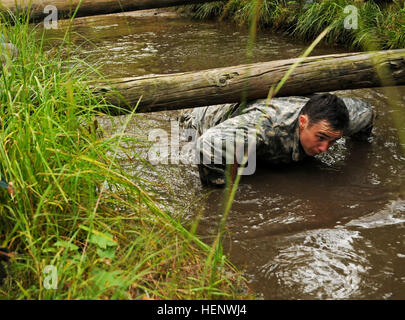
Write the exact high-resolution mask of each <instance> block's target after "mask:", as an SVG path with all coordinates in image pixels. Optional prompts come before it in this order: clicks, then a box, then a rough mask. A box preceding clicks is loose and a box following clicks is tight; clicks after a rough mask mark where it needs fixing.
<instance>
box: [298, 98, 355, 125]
mask: <svg viewBox="0 0 405 320" xmlns="http://www.w3.org/2000/svg"><path fill="white" fill-rule="evenodd" d="M300 114H305V115H307V116H308V118H309V125H310V126H312V125H314V124H316V123H318V122H319V121H322V120H326V121H328V122H329V125H330V126H331V128H332V129H333V130H334V131H340V130H344V129H346V128H347V127H348V125H349V111H348V110H347V108H346V105H345V103H344V102H343V100H342V99H340V98H339V97H337V96H335V95H333V94H330V93H324V94H318V95H315V96H313V97H312V98H311V99H309V101H308V102H307V103H306V104H305V106H304V107H303V108H302V109H301V112H300Z"/></svg>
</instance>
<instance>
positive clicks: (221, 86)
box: [94, 49, 405, 113]
mask: <svg viewBox="0 0 405 320" xmlns="http://www.w3.org/2000/svg"><path fill="white" fill-rule="evenodd" d="M297 60H298V59H289V60H278V61H271V62H263V63H255V64H249V65H239V66H232V67H226V68H217V69H209V70H203V71H197V72H185V73H176V74H168V75H151V76H143V77H135V78H120V79H113V80H110V81H109V82H108V84H107V83H99V82H98V83H97V84H95V85H94V90H95V91H96V93H97V94H99V95H103V96H104V97H105V99H106V100H107V101H108V102H109V103H111V104H113V105H115V106H120V107H122V108H124V109H125V110H123V111H120V113H125V112H126V111H127V112H128V111H131V110H133V109H134V108H135V107H136V106H137V105H138V106H137V109H136V110H137V112H153V111H161V110H175V109H185V108H194V107H201V106H207V105H215V104H221V103H230V102H239V101H241V99H242V98H241V97H242V93H244V97H245V98H246V99H247V100H252V99H259V98H266V97H267V96H268V93H269V89H270V88H271V87H272V86H275V85H277V84H278V83H279V82H280V80H281V79H282V78H283V76H284V74H285V73H286V72H287V71H288V69H289V68H290V67H291V66H292V65H293V64H294V63H295V62H296V61H297ZM381 75H383V78H384V79H381ZM393 85H405V49H400V50H389V51H377V52H370V53H345V54H334V55H326V56H315V57H308V58H305V59H304V60H303V61H302V62H301V63H300V64H299V65H298V66H297V67H296V68H295V70H294V71H293V72H292V73H291V75H290V76H289V78H288V80H287V81H286V82H285V83H284V85H283V86H282V88H281V90H280V91H279V92H278V94H277V96H291V95H308V94H312V93H315V92H326V91H336V90H346V89H359V88H372V87H382V86H393ZM138 101H139V104H138ZM110 111H111V112H112V113H116V111H113V110H110Z"/></svg>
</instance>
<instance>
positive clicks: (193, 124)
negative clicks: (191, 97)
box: [180, 93, 375, 186]
mask: <svg viewBox="0 0 405 320" xmlns="http://www.w3.org/2000/svg"><path fill="white" fill-rule="evenodd" d="M374 118H375V115H374V112H373V109H372V108H371V105H370V104H369V103H368V102H366V101H364V100H362V99H356V98H339V97H337V96H335V95H333V94H329V93H325V94H317V95H314V96H313V97H312V98H310V99H309V98H306V97H287V98H273V99H272V100H271V101H270V103H267V101H266V100H255V101H252V102H249V103H248V104H247V105H246V106H245V107H244V108H242V106H241V104H239V103H234V104H225V105H216V106H209V107H201V108H196V109H194V110H193V111H192V112H191V113H186V114H183V115H182V116H181V117H180V122H181V123H182V125H183V127H184V128H190V129H194V130H196V133H197V134H198V136H199V138H198V139H197V141H196V150H197V157H199V159H209V160H210V161H199V162H198V168H199V173H200V179H201V182H202V183H203V184H204V185H215V186H224V185H225V184H226V165H227V164H229V161H228V160H229V159H234V160H236V158H237V157H235V155H231V157H230V155H229V150H227V146H229V143H228V144H227V141H228V142H229V140H230V139H234V138H235V136H236V135H237V132H238V133H240V132H243V133H244V134H243V137H242V143H243V144H244V145H245V148H244V149H243V150H249V146H248V143H249V139H248V138H249V137H251V135H254V138H255V150H254V154H255V157H256V158H257V160H260V161H261V162H266V163H269V164H279V163H290V162H294V161H301V160H304V159H305V158H308V157H313V156H315V155H318V154H320V153H323V152H325V151H327V150H328V149H329V148H330V147H331V146H332V145H333V144H334V143H335V142H336V140H338V139H340V138H341V137H342V136H347V137H361V138H364V137H368V136H369V135H370V134H371V130H372V127H373V121H374ZM218 141H219V143H218ZM214 142H215V143H214ZM232 150H233V151H232V152H235V150H237V149H236V148H235V149H232ZM227 152H228V154H227ZM218 154H219V155H220V158H221V161H214V160H215V159H214V158H216V160H218V159H217V158H218ZM255 160H256V159H255ZM231 163H233V162H232V161H231ZM235 163H238V164H241V161H235ZM242 164H243V163H242Z"/></svg>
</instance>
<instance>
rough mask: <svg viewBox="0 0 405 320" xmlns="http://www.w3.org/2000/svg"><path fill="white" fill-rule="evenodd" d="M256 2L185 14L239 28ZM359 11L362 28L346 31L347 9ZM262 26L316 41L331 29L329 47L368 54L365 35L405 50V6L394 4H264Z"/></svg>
mask: <svg viewBox="0 0 405 320" xmlns="http://www.w3.org/2000/svg"><path fill="white" fill-rule="evenodd" d="M255 3H256V1H249V0H229V1H228V2H213V3H209V4H202V5H192V6H187V7H186V9H183V11H185V12H187V13H189V14H190V15H191V16H193V17H194V18H196V19H205V18H213V17H220V18H221V19H229V20H232V21H235V22H237V23H238V24H246V25H248V24H250V21H251V20H252V17H253V16H255V13H254V11H255V10H256V9H255V6H254V5H255ZM348 5H351V6H355V7H356V8H357V9H358V21H359V28H357V29H345V27H344V20H345V18H346V17H347V16H348V15H349V13H350V12H349V13H345V12H344V9H345V7H346V6H348ZM257 19H258V26H259V27H261V28H271V29H273V30H278V31H283V32H284V33H285V34H287V35H290V36H292V37H294V38H299V39H302V40H307V41H312V40H314V39H315V38H316V37H317V36H318V35H319V34H320V33H321V32H322V31H323V30H324V29H325V28H326V27H327V26H331V30H330V32H329V33H328V35H327V36H326V37H325V38H324V40H323V41H324V42H326V43H334V44H340V45H344V46H346V47H350V48H353V49H361V50H366V49H367V47H368V46H369V44H367V43H366V42H365V34H372V35H373V39H374V40H373V41H375V42H378V45H379V47H380V48H381V49H398V48H403V47H405V3H404V2H403V1H402V2H401V1H394V2H393V3H391V4H389V5H386V6H384V7H382V6H380V5H378V4H376V3H374V2H373V1H365V2H353V1H349V0H323V1H314V2H313V3H312V4H309V3H308V4H307V3H306V2H305V1H295V0H291V1H288V0H261V1H260V9H259V12H258V16H257Z"/></svg>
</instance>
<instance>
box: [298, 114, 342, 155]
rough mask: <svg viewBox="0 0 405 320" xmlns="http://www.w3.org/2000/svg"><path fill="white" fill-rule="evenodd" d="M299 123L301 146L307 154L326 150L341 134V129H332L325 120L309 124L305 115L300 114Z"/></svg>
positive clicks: (315, 153)
mask: <svg viewBox="0 0 405 320" xmlns="http://www.w3.org/2000/svg"><path fill="white" fill-rule="evenodd" d="M299 125H300V142H301V146H302V148H303V149H304V151H305V153H306V154H307V155H309V156H315V155H317V154H320V153H322V152H325V151H327V150H328V149H329V148H330V147H331V146H332V145H333V144H334V143H335V142H336V140H338V139H340V138H341V137H342V134H343V132H342V131H341V130H338V131H335V130H333V129H332V128H331V127H330V124H329V122H328V121H326V120H321V121H319V122H316V123H313V124H312V125H310V124H309V119H308V116H307V115H300V118H299Z"/></svg>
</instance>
